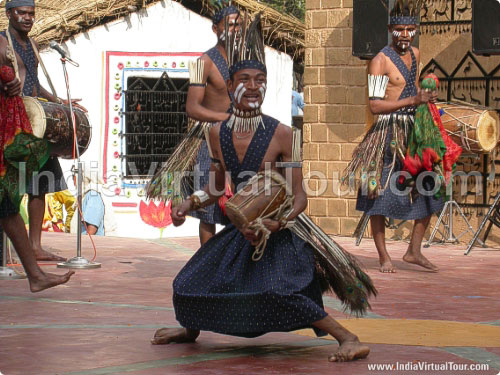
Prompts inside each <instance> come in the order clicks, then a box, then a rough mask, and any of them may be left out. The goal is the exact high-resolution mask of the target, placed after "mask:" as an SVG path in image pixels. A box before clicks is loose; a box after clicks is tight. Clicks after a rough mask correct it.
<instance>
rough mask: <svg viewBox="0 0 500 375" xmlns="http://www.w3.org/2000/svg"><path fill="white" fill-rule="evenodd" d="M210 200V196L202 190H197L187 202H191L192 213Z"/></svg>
mask: <svg viewBox="0 0 500 375" xmlns="http://www.w3.org/2000/svg"><path fill="white" fill-rule="evenodd" d="M209 199H210V196H209V195H208V194H207V193H206V192H205V191H203V190H197V191H195V192H194V193H193V194H191V196H190V197H189V200H190V201H191V202H193V205H192V209H193V211H196V210H199V209H200V208H203V207H205V206H206V204H205V203H206V202H207V201H208V200H209Z"/></svg>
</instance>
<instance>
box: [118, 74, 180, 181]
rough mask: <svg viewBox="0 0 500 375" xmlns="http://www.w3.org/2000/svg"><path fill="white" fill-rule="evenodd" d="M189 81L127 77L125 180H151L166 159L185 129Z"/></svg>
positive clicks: (124, 138)
mask: <svg viewBox="0 0 500 375" xmlns="http://www.w3.org/2000/svg"><path fill="white" fill-rule="evenodd" d="M188 86H189V80H188V79H184V78H170V77H169V76H168V74H167V73H166V72H164V73H163V74H162V76H161V77H160V78H157V77H155V78H151V77H129V78H128V81H127V90H126V91H125V92H124V95H125V106H124V109H125V110H124V112H123V113H122V115H123V116H124V117H125V127H124V132H123V133H121V137H122V144H124V154H122V155H121V156H122V160H123V161H124V162H125V171H124V172H125V173H124V174H125V177H129V178H131V177H138V178H147V177H151V176H152V175H153V174H154V173H155V172H156V170H157V169H158V168H159V167H160V166H161V164H162V163H163V162H165V161H167V159H168V158H169V156H170V155H171V154H172V152H173V151H174V149H175V147H176V146H177V144H178V143H179V142H180V141H181V139H182V137H183V135H184V133H185V131H186V129H187V115H186V98H187V89H188Z"/></svg>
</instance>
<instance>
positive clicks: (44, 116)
mask: <svg viewBox="0 0 500 375" xmlns="http://www.w3.org/2000/svg"><path fill="white" fill-rule="evenodd" d="M23 102H24V106H25V107H26V113H27V114H28V118H29V120H30V123H31V127H32V129H33V134H34V135H35V136H36V137H38V138H44V139H46V140H47V141H48V142H49V143H50V145H51V148H50V149H51V154H52V155H55V156H58V157H61V158H63V159H73V127H72V126H71V112H70V110H69V106H66V105H63V104H57V103H50V102H47V101H43V100H39V99H36V98H31V97H29V96H25V97H23ZM73 110H74V111H75V120H76V134H77V137H78V149H79V151H80V155H82V154H83V153H84V152H85V151H86V150H87V148H88V146H89V144H90V139H91V137H92V127H91V126H90V124H89V119H88V117H87V115H86V114H85V112H83V111H81V110H79V109H76V108H73ZM75 157H76V155H75Z"/></svg>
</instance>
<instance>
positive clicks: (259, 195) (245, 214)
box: [226, 170, 293, 229]
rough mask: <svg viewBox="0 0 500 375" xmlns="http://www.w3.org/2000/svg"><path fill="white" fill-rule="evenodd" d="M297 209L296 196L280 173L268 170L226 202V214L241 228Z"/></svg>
mask: <svg viewBox="0 0 500 375" xmlns="http://www.w3.org/2000/svg"><path fill="white" fill-rule="evenodd" d="M292 206H293V196H292V195H291V193H290V191H289V189H288V188H287V183H286V180H285V179H284V178H283V176H281V175H280V174H279V173H278V172H275V171H272V170H266V171H263V172H259V173H257V174H256V175H255V176H253V177H252V178H250V179H249V180H248V183H247V184H246V185H245V186H244V187H243V188H242V189H241V190H240V191H239V192H237V193H236V194H235V195H234V196H233V197H232V198H231V199H229V200H228V201H227V202H226V214H227V216H228V217H229V219H230V220H231V222H232V223H233V224H234V226H235V227H236V228H238V229H242V228H245V227H247V226H248V225H249V224H251V223H252V222H253V221H254V220H256V219H258V218H273V219H275V220H276V219H279V217H278V218H276V216H280V215H282V216H285V214H288V211H289V210H291V208H292Z"/></svg>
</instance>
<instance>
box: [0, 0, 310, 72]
mask: <svg viewBox="0 0 500 375" xmlns="http://www.w3.org/2000/svg"><path fill="white" fill-rule="evenodd" d="M159 1H161V0H36V6H37V11H36V12H37V13H36V19H37V21H36V23H35V25H34V27H33V30H32V31H31V34H30V35H31V36H33V37H34V38H35V39H36V40H37V41H38V42H39V43H40V44H41V45H42V46H43V45H44V44H47V43H48V42H49V41H51V40H56V41H58V42H61V41H64V40H66V39H68V38H69V37H71V36H73V35H75V34H78V33H81V32H83V31H86V30H89V29H91V28H93V27H95V26H98V25H101V24H104V23H107V22H109V21H112V20H115V19H117V18H120V17H124V16H126V15H128V14H130V13H133V12H136V11H137V10H140V9H141V8H144V7H146V6H148V5H151V4H153V3H157V2H159ZM176 1H178V2H180V3H182V4H183V5H184V6H185V7H187V8H189V9H191V10H193V11H195V12H197V13H200V14H202V15H208V14H210V11H211V8H210V7H211V6H210V5H209V3H208V1H206V0H176ZM233 4H235V5H237V6H238V7H240V8H242V9H244V10H246V11H248V12H250V13H251V14H253V13H256V12H259V11H262V12H263V17H262V19H263V27H264V36H265V39H266V44H267V45H269V46H272V47H274V48H276V49H278V50H280V51H283V52H286V53H288V54H290V55H292V56H293V57H294V59H295V61H297V62H299V61H302V60H303V56H304V46H305V41H304V34H305V25H304V23H302V22H301V21H300V20H298V19H297V18H295V17H293V16H288V15H285V14H281V13H280V12H278V11H276V10H274V9H272V8H270V7H268V6H265V5H263V4H261V3H259V2H257V1H255V0H233ZM2 5H3V4H2ZM6 27H7V19H6V18H5V17H1V18H0V30H3V29H5V28H6Z"/></svg>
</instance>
